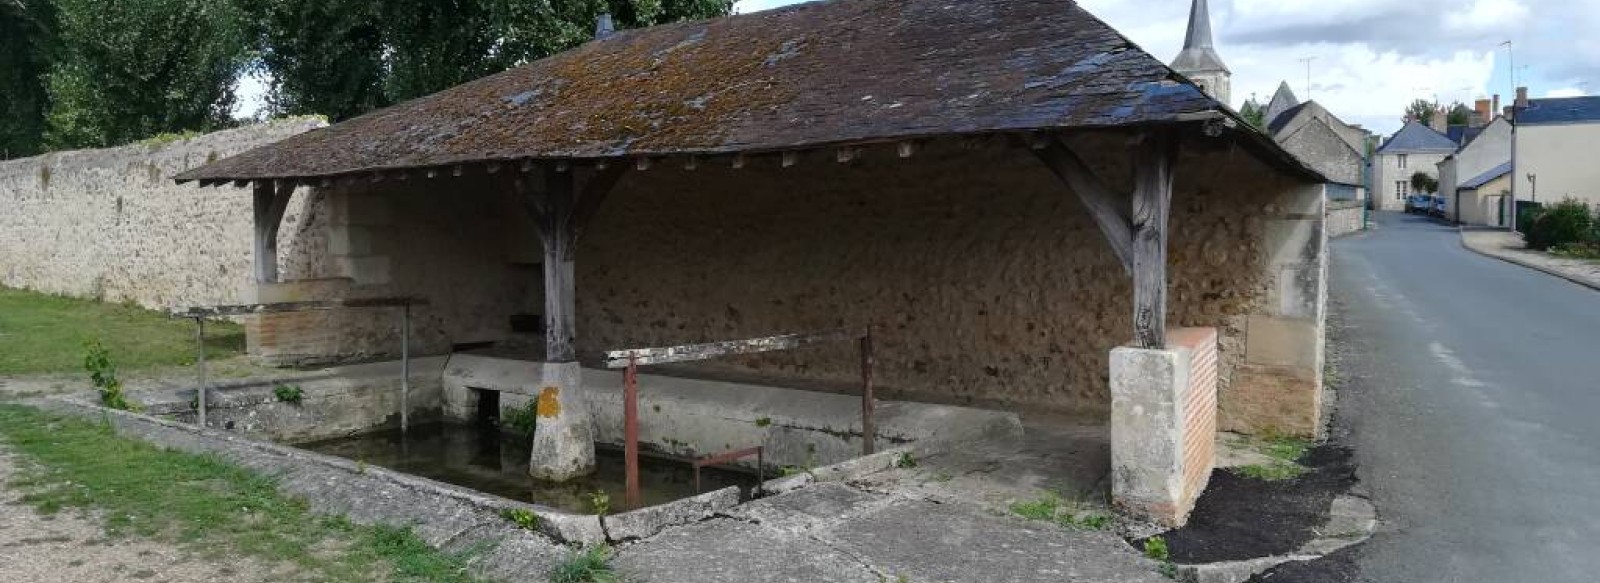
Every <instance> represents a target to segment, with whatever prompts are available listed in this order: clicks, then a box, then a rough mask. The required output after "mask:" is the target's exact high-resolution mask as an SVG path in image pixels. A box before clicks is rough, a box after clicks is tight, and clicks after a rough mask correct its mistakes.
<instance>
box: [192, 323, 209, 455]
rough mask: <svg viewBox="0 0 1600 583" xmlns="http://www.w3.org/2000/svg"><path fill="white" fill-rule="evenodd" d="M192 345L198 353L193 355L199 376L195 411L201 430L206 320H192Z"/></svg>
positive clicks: (204, 416)
mask: <svg viewBox="0 0 1600 583" xmlns="http://www.w3.org/2000/svg"><path fill="white" fill-rule="evenodd" d="M194 325H195V327H194V343H195V347H196V348H198V349H199V351H198V352H197V353H196V355H195V361H194V363H195V369H196V370H197V371H198V372H199V375H200V387H199V388H197V389H195V396H194V399H195V403H196V410H197V411H198V414H199V422H200V423H199V425H200V428H201V429H205V427H206V319H205V318H199V317H196V318H195V319H194Z"/></svg>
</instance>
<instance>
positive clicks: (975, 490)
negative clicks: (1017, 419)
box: [860, 420, 1111, 513]
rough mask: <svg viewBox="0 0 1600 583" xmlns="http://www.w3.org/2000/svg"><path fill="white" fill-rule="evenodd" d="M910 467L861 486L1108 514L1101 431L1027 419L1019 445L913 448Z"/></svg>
mask: <svg viewBox="0 0 1600 583" xmlns="http://www.w3.org/2000/svg"><path fill="white" fill-rule="evenodd" d="M918 451H919V453H918V456H917V457H916V459H915V466H914V467H910V468H897V469H894V470H891V471H888V472H883V473H880V474H876V475H873V476H869V477H868V478H866V479H864V480H861V481H860V485H862V486H863V487H866V488H870V489H873V490H878V491H885V492H895V493H898V494H900V495H903V496H907V497H912V498H921V499H927V500H935V501H939V502H965V503H973V504H977V505H978V506H980V507H982V508H985V509H988V510H991V511H995V512H1002V513H1004V512H1009V508H1010V506H1011V503H1013V502H1017V501H1028V500H1036V499H1038V498H1039V497H1041V496H1044V495H1045V494H1046V493H1053V494H1056V495H1058V496H1060V497H1062V498H1064V499H1066V500H1070V501H1074V502H1077V503H1080V504H1081V505H1084V506H1088V507H1091V508H1094V507H1101V508H1104V507H1107V506H1108V503H1107V497H1108V493H1109V488H1110V475H1109V474H1110V471H1111V445H1110V433H1109V431H1108V429H1107V427H1106V426H1105V425H1092V424H1084V423H1081V422H1080V423H1071V422H1062V421H1061V420H1048V421H1040V420H1029V421H1026V422H1024V424H1023V434H1022V437H1021V438H1019V439H990V440H983V441H977V442H963V443H957V444H950V445H948V446H946V447H937V448H932V449H925V448H919V449H918Z"/></svg>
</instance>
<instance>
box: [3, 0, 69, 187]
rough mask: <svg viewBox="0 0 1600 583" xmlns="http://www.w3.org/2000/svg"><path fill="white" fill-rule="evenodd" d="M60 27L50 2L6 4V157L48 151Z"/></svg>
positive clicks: (21, 0) (15, 0)
mask: <svg viewBox="0 0 1600 583" xmlns="http://www.w3.org/2000/svg"><path fill="white" fill-rule="evenodd" d="M55 27H56V16H55V5H54V4H52V3H51V2H50V1H49V0H0V159H6V158H19V157H23V156H32V155H34V154H38V153H40V152H41V151H43V150H44V128H45V125H44V118H45V114H46V112H48V111H49V109H50V92H49V90H48V87H49V85H48V79H49V76H48V73H49V71H50V63H51V61H52V60H53V59H54V56H55V46H56V42H55Z"/></svg>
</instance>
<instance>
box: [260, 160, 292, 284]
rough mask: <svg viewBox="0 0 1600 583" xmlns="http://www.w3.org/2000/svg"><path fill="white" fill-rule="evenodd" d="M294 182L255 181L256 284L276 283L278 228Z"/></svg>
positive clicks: (287, 207)
mask: <svg viewBox="0 0 1600 583" xmlns="http://www.w3.org/2000/svg"><path fill="white" fill-rule="evenodd" d="M294 185H295V183H294V181H293V180H281V181H278V182H277V183H273V182H272V181H268V180H257V181H256V182H255V190H254V192H253V193H252V195H253V207H254V208H253V210H254V220H255V278H256V283H272V282H276V281H278V226H279V225H281V224H282V223H283V213H284V211H286V210H288V209H289V198H290V197H291V196H293V195H294Z"/></svg>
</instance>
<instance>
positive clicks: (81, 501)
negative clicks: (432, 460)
mask: <svg viewBox="0 0 1600 583" xmlns="http://www.w3.org/2000/svg"><path fill="white" fill-rule="evenodd" d="M0 440H3V441H4V442H5V443H6V444H7V445H8V446H9V447H10V448H11V449H13V450H14V451H16V452H17V453H19V454H21V455H23V456H24V457H25V458H27V459H28V460H29V461H30V462H32V463H28V464H24V467H23V468H21V469H20V472H19V473H18V474H17V476H16V478H15V479H14V481H13V484H12V487H15V488H18V489H19V490H20V491H22V492H24V493H25V494H24V497H23V501H24V502H25V503H28V504H31V505H33V506H34V507H35V508H37V509H38V510H39V511H40V512H42V513H46V514H50V513H56V512H60V511H62V510H64V509H84V510H99V511H101V512H102V513H103V516H104V517H105V521H106V529H107V531H108V532H109V533H110V534H111V535H113V536H141V537H148V538H153V539H156V540H164V541H169V542H174V543H178V544H180V545H184V546H186V547H187V548H189V549H191V550H193V551H196V552H198V553H201V554H202V555H207V556H212V557H214V558H218V559H224V560H225V559H227V558H229V557H234V556H248V557H254V558H257V559H261V560H264V561H267V562H270V563H276V564H284V563H287V564H292V565H293V566H294V567H295V571H296V572H297V576H296V577H295V578H296V579H302V578H303V579H306V580H315V581H351V582H363V581H374V582H377V581H395V582H412V581H444V582H470V581H476V579H474V578H472V577H471V576H470V575H468V574H467V572H466V568H465V560H466V556H457V555H448V554H444V553H440V552H439V551H437V550H434V549H433V548H431V547H429V546H428V545H427V544H426V543H424V542H423V541H422V540H421V539H419V538H417V536H416V535H415V534H413V533H412V532H411V531H410V530H409V529H402V528H392V527H382V526H357V525H354V524H352V523H350V522H349V521H346V520H344V519H342V518H331V517H323V516H318V515H315V514H312V513H311V512H310V511H309V509H308V508H307V505H306V503H305V502H304V501H303V500H299V499H291V498H286V497H283V496H281V495H279V494H278V493H277V489H276V484H275V483H274V481H273V480H272V479H270V478H266V477H263V476H261V475H259V474H255V473H252V472H250V471H248V470H246V469H243V468H240V467H238V466H235V465H232V464H230V463H228V462H225V461H223V460H221V459H219V458H216V457H212V456H199V455H192V454H187V453H180V452H174V451H167V450H162V449H158V448H156V447H155V446H153V445H150V444H148V443H145V442H142V441H137V440H132V439H126V438H122V437H118V436H117V435H116V434H115V433H113V432H112V431H111V430H110V428H109V427H108V426H106V425H105V424H103V423H93V422H88V421H84V420H80V419H76V418H66V417H60V416H56V415H52V414H48V413H44V412H41V411H38V410H36V409H32V408H28V407H24V406H20V405H0ZM479 550H480V551H481V550H483V549H479Z"/></svg>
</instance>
